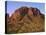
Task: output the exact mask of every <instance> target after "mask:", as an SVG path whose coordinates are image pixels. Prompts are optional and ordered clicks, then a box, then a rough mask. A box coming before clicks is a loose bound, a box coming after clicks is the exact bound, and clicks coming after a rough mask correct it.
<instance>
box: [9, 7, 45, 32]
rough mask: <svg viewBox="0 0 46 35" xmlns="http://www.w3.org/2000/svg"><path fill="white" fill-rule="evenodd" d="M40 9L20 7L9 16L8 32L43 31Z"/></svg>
mask: <svg viewBox="0 0 46 35" xmlns="http://www.w3.org/2000/svg"><path fill="white" fill-rule="evenodd" d="M40 14H41V13H40V10H39V9H37V8H33V7H30V8H28V7H20V8H18V9H17V10H15V12H14V13H13V14H12V16H11V17H9V18H10V19H9V23H8V33H26V32H43V31H44V18H43V16H42V15H40Z"/></svg>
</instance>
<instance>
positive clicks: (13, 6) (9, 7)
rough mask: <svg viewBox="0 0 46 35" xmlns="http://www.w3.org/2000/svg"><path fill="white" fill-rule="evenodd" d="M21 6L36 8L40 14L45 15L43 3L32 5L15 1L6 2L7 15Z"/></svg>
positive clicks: (32, 3) (31, 3)
mask: <svg viewBox="0 0 46 35" xmlns="http://www.w3.org/2000/svg"><path fill="white" fill-rule="evenodd" d="M22 6H26V7H29V8H30V7H34V8H38V9H39V10H40V12H41V13H42V14H45V4H44V3H34V2H20V1H19V2H17V1H7V13H8V14H9V16H11V15H12V14H13V13H14V11H15V10H16V9H18V8H20V7H22Z"/></svg>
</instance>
